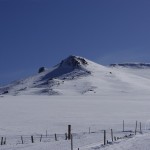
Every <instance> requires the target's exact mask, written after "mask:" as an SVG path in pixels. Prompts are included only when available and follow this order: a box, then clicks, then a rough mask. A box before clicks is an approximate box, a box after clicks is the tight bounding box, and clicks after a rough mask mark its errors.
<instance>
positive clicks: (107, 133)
mask: <svg viewBox="0 0 150 150" xmlns="http://www.w3.org/2000/svg"><path fill="white" fill-rule="evenodd" d="M133 126H134V127H135V130H126V123H125V121H124V120H123V123H122V131H117V130H113V129H110V130H98V131H92V129H91V127H89V129H88V130H87V132H81V133H72V130H71V125H68V131H67V133H64V134H56V133H55V134H49V133H48V131H47V130H46V132H45V134H35V135H17V136H9V137H6V136H2V137H1V141H0V143H1V146H3V145H6V144H29V143H39V142H52V141H56V142H57V141H60V140H68V142H70V149H71V150H73V148H74V147H76V146H74V142H73V140H74V139H77V138H80V139H82V137H83V136H85V135H92V134H97V135H98V136H99V135H101V137H102V139H103V140H102V139H101V140H99V142H100V143H101V146H105V145H108V144H112V143H113V142H115V141H117V140H119V139H125V138H132V137H133V136H134V135H136V134H137V133H140V134H142V123H141V122H138V121H135V124H134V125H133ZM12 139H13V140H12ZM76 149H77V150H79V149H80V147H79V148H76Z"/></svg>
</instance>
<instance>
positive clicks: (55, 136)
mask: <svg viewBox="0 0 150 150" xmlns="http://www.w3.org/2000/svg"><path fill="white" fill-rule="evenodd" d="M55 141H57V135H56V133H55Z"/></svg>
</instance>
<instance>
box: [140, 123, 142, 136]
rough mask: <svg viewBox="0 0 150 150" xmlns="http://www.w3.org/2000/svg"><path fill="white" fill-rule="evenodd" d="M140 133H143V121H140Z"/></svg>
mask: <svg viewBox="0 0 150 150" xmlns="http://www.w3.org/2000/svg"><path fill="white" fill-rule="evenodd" d="M140 133H141V134H142V123H141V122H140Z"/></svg>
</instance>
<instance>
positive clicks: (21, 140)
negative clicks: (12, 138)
mask: <svg viewBox="0 0 150 150" xmlns="http://www.w3.org/2000/svg"><path fill="white" fill-rule="evenodd" d="M21 143H22V144H23V137H22V136H21Z"/></svg>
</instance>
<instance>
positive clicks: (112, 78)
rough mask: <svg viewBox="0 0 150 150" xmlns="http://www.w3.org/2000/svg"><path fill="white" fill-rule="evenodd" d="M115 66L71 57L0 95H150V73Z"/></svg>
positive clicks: (12, 86)
mask: <svg viewBox="0 0 150 150" xmlns="http://www.w3.org/2000/svg"><path fill="white" fill-rule="evenodd" d="M112 66H113V67H106V66H102V65H99V64H97V63H94V62H92V61H90V60H88V59H86V58H83V57H80V56H72V55H71V56H69V57H67V58H66V59H64V60H62V61H61V62H60V63H58V64H57V65H56V66H54V67H52V68H51V69H48V68H45V67H41V68H40V69H39V71H38V74H36V75H34V76H32V77H28V78H26V79H23V80H18V81H15V82H13V83H11V84H9V85H7V86H4V87H0V94H1V95H29V94H30V95H31V94H32V95H71V96H72V95H104V94H120V93H132V94H133V93H136V92H141V91H144V92H147V93H149V92H150V88H149V85H150V69H138V68H137V67H136V68H135V67H134V69H133V67H126V69H124V67H116V66H117V65H112ZM119 66H122V65H119ZM124 66H134V65H130V64H125V65H124ZM136 66H137V65H136ZM140 66H141V64H140Z"/></svg>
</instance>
